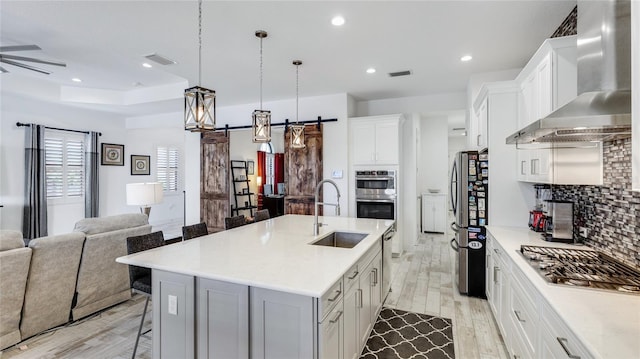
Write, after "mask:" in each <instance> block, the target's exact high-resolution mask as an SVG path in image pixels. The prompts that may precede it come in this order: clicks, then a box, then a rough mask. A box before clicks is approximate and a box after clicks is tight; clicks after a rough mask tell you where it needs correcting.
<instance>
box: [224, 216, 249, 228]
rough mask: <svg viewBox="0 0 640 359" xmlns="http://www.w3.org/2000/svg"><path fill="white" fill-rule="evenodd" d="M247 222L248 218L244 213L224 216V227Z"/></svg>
mask: <svg viewBox="0 0 640 359" xmlns="http://www.w3.org/2000/svg"><path fill="white" fill-rule="evenodd" d="M245 224H247V220H246V219H245V218H244V214H241V215H239V216H235V217H225V218H224V229H231V228H236V227H240V226H244V225H245Z"/></svg>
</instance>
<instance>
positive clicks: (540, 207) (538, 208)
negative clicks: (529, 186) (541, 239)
mask: <svg viewBox="0 0 640 359" xmlns="http://www.w3.org/2000/svg"><path fill="white" fill-rule="evenodd" d="M533 187H534V189H535V190H536V204H535V207H534V209H533V210H531V211H529V228H530V229H531V230H532V231H535V232H545V231H546V229H545V227H546V225H545V224H546V218H547V216H546V214H545V210H546V206H545V205H546V200H550V199H551V187H550V186H549V185H546V184H536V185H534V186H533Z"/></svg>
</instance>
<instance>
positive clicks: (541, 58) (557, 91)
mask: <svg viewBox="0 0 640 359" xmlns="http://www.w3.org/2000/svg"><path fill="white" fill-rule="evenodd" d="M576 63H577V52H576V37H575V36H566V37H560V38H553V39H547V40H545V41H544V42H543V43H542V46H540V48H539V49H538V51H536V53H535V54H534V55H533V57H532V58H531V60H529V62H528V63H527V65H526V66H525V67H524V68H523V69H522V71H521V72H520V74H519V75H518V77H517V78H516V81H517V82H518V83H519V86H520V94H519V96H518V97H519V98H518V126H517V127H518V129H522V128H524V127H526V126H528V125H530V124H531V123H533V122H535V121H537V120H539V119H541V118H544V117H546V116H547V115H549V114H550V113H551V112H553V111H555V110H557V109H558V108H560V107H562V106H564V105H565V104H566V103H567V102H569V101H571V100H572V99H574V98H575V97H576V96H577V94H578V93H577V67H576ZM517 147H518V149H517V151H518V153H517V158H518V165H517V173H516V178H517V179H518V180H519V181H526V182H534V183H554V184H582V185H600V184H602V146H601V145H600V144H598V143H575V144H571V143H568V144H557V145H554V144H550V143H549V144H544V143H543V144H538V145H530V146H528V145H518V146H517ZM564 147H567V148H564Z"/></svg>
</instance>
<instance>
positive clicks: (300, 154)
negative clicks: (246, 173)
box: [284, 125, 322, 215]
mask: <svg viewBox="0 0 640 359" xmlns="http://www.w3.org/2000/svg"><path fill="white" fill-rule="evenodd" d="M290 136H291V131H287V132H285V134H284V147H285V150H284V152H285V154H284V181H285V183H286V184H287V189H286V194H287V195H286V196H285V199H284V207H285V213H286V214H307V215H313V214H314V200H315V198H314V193H315V190H316V186H317V185H318V183H319V182H320V181H322V125H320V129H318V127H317V126H316V125H306V126H304V138H305V145H306V146H307V147H305V148H290V146H291V139H290ZM319 200H320V201H322V191H320V197H319ZM319 212H320V213H318V215H322V207H320V210H319Z"/></svg>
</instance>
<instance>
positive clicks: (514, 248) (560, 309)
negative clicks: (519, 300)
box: [487, 226, 640, 359]
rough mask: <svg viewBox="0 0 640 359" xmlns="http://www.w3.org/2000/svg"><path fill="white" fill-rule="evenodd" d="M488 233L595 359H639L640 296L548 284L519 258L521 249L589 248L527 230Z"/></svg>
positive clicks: (500, 229) (497, 229)
mask: <svg viewBox="0 0 640 359" xmlns="http://www.w3.org/2000/svg"><path fill="white" fill-rule="evenodd" d="M487 229H488V230H489V233H491V235H492V236H493V237H494V238H495V239H496V241H497V242H498V243H499V244H500V246H502V247H503V249H504V250H505V251H506V252H507V254H508V255H509V257H510V258H511V260H512V262H513V263H515V264H516V265H517V266H518V267H519V268H520V269H521V271H522V272H523V273H524V274H525V275H526V276H527V278H528V279H529V280H530V281H531V283H532V284H533V285H534V286H535V287H536V289H537V290H538V291H539V292H540V294H541V295H542V297H544V299H545V300H546V302H547V303H549V304H550V306H551V307H552V308H553V310H554V311H555V312H556V313H557V314H558V315H559V316H560V317H561V318H562V320H563V321H564V322H565V323H566V324H567V326H568V327H569V329H570V330H571V331H572V332H573V334H574V335H575V336H576V337H577V338H578V339H579V340H580V341H581V342H582V344H584V346H585V347H586V348H587V349H588V350H589V351H590V352H591V354H593V356H594V357H596V358H607V359H608V358H616V359H626V358H634V359H637V358H640V296H639V295H632V294H624V293H615V292H610V291H603V290H594V289H588V288H572V287H569V286H564V285H557V284H553V283H549V282H547V281H546V280H544V279H543V278H542V276H540V274H539V273H538V272H536V270H534V269H533V268H532V267H531V266H530V265H529V263H528V262H527V261H526V260H525V259H524V258H523V257H522V256H521V255H520V254H519V250H520V246H521V245H536V246H546V247H564V248H579V249H589V247H586V246H575V245H570V244H562V243H551V242H546V241H544V240H542V239H541V238H540V234H539V233H534V232H533V231H530V230H529V229H527V228H511V227H498V226H488V227H487Z"/></svg>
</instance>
